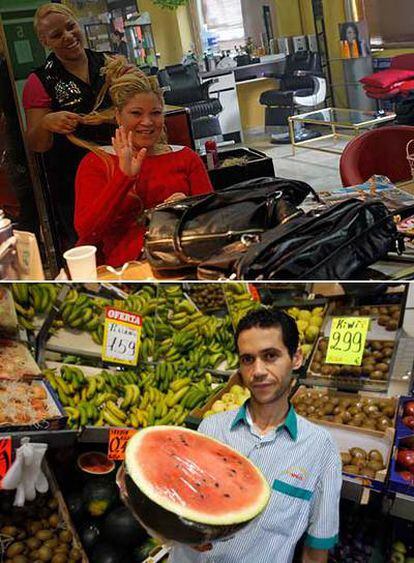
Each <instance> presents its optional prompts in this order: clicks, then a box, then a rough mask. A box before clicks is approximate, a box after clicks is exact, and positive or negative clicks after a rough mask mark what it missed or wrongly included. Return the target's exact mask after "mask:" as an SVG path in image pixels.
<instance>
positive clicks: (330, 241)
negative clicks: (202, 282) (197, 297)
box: [197, 199, 414, 281]
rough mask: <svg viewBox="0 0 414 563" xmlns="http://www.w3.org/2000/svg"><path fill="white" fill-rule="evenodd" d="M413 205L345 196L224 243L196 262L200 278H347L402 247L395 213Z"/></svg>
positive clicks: (409, 211)
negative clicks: (256, 236) (244, 241)
mask: <svg viewBox="0 0 414 563" xmlns="http://www.w3.org/2000/svg"><path fill="white" fill-rule="evenodd" d="M413 214H414V206H408V207H404V208H400V209H398V210H396V211H393V212H390V211H389V210H388V209H387V207H386V206H385V205H384V204H383V203H382V202H381V201H379V200H374V201H361V200H359V199H350V200H346V201H343V202H340V203H337V204H335V205H333V206H332V207H328V208H326V209H323V210H317V211H311V212H309V213H307V214H306V215H305V214H304V215H302V216H299V217H295V218H293V219H292V220H291V221H289V222H287V223H285V224H283V225H279V226H278V227H276V228H274V229H271V230H269V231H268V232H266V233H264V234H263V235H262V236H261V237H260V241H257V242H255V243H253V244H250V245H245V246H244V248H242V247H241V246H240V245H239V247H238V248H235V247H233V248H232V249H231V248H230V249H224V250H223V252H222V253H220V254H218V255H216V256H213V257H211V258H210V260H208V261H205V262H204V263H202V264H200V265H199V267H198V269H197V277H198V278H199V279H220V278H227V279H242V280H264V279H266V280H294V281H296V280H348V279H357V278H358V276H360V275H361V273H362V272H363V271H364V270H365V269H366V268H367V267H368V266H370V265H371V264H373V263H374V262H377V261H378V260H380V259H381V258H384V257H386V255H387V253H388V252H389V251H391V250H394V251H395V250H396V251H397V252H399V253H401V252H402V250H403V248H404V239H403V235H402V234H401V233H399V232H398V231H397V228H396V225H395V221H394V217H396V216H397V215H399V216H400V217H401V218H404V217H409V216H410V215H413Z"/></svg>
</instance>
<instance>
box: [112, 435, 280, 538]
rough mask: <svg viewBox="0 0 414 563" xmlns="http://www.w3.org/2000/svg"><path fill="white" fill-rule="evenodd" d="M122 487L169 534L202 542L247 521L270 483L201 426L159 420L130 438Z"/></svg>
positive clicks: (156, 528) (150, 525) (153, 525)
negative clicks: (194, 428)
mask: <svg viewBox="0 0 414 563" xmlns="http://www.w3.org/2000/svg"><path fill="white" fill-rule="evenodd" d="M125 469H126V471H125V472H124V474H123V476H122V478H121V481H122V482H121V489H122V488H124V493H126V495H125V494H124V497H125V496H126V497H127V498H126V502H127V503H128V506H129V507H130V508H131V509H132V511H133V513H134V514H135V516H136V517H137V518H138V519H139V520H140V521H141V523H142V524H143V525H144V527H146V528H147V529H148V530H149V531H150V533H151V534H152V535H156V536H158V537H161V538H162V539H163V540H175V541H178V542H181V543H187V544H200V543H204V542H206V541H211V540H213V539H218V538H223V537H226V536H229V535H231V534H233V533H234V532H235V531H237V530H238V529H240V528H241V527H244V526H245V525H246V524H248V523H249V522H250V521H251V520H252V519H253V518H255V517H256V516H258V515H259V514H260V513H261V512H262V511H263V509H264V508H265V507H266V505H267V502H268V500H269V496H270V490H269V486H268V484H267V482H266V480H265V479H264V477H263V475H262V474H261V472H260V471H259V470H258V469H257V468H256V467H255V466H254V465H253V464H252V463H251V462H250V461H249V460H248V459H247V458H245V457H244V456H242V455H241V454H239V453H238V452H236V451H235V450H233V449H232V448H230V447H229V446H226V445H225V444H222V443H221V442H218V441H217V440H214V439H213V438H210V437H208V436H204V435H203V434H200V433H198V432H194V431H192V430H188V429H184V428H179V427H170V426H155V427H150V428H147V429H145V430H142V431H140V432H138V433H137V434H135V436H133V437H132V438H131V440H130V442H129V443H128V446H127V449H126V456H125Z"/></svg>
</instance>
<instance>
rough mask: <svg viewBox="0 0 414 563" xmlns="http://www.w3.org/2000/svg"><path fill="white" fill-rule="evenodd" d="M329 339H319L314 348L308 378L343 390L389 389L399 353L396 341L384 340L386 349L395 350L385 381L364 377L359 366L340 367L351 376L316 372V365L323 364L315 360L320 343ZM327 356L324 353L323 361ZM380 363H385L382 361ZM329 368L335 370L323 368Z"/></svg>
mask: <svg viewBox="0 0 414 563" xmlns="http://www.w3.org/2000/svg"><path fill="white" fill-rule="evenodd" d="M328 340H329V339H328V338H327V337H320V338H319V339H318V342H317V345H316V346H315V347H314V350H313V353H312V357H311V360H310V362H309V368H308V371H307V376H308V378H318V379H320V381H321V384H322V383H323V382H326V384H327V385H335V384H336V385H338V386H340V387H342V388H344V387H347V386H349V388H350V389H351V388H354V387H357V388H358V387H359V388H361V387H364V386H366V387H369V388H370V389H371V388H373V389H372V390H375V391H386V389H387V387H388V382H389V379H390V377H391V373H392V370H393V365H394V361H395V356H396V353H397V345H396V342H395V341H392V340H384V347H385V346H386V345H387V344H388V345H389V347H390V348H391V347H392V348H393V352H392V355H391V357H390V358H389V368H388V372H387V373H386V375H385V378H384V379H373V378H369V377H368V376H367V375H364V373H358V369H359V368H358V367H357V366H339V367H340V368H342V367H343V368H344V370H345V369H346V370H347V372H349V374H345V373H344V374H337V375H336V374H329V373H327V374H324V373H321V372H317V371H315V368H314V365H315V364H316V363H321V362H317V361H316V359H315V355H316V353H317V352H318V351H320V345H321V344H320V343H321V342H322V341H325V342H327V341H328ZM371 342H373V340H368V339H367V341H366V344H365V346H366V347H367V346H369V345H370V344H371ZM325 357H326V354H325V353H324V352H322V358H323V360H324V359H325ZM322 363H323V362H322ZM380 363H383V362H382V361H381V362H380ZM325 365H326V366H329V367H330V368H334V367H335V365H334V364H324V365H323V366H322V367H325Z"/></svg>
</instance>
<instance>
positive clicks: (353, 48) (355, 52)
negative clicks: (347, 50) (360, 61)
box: [351, 39, 359, 59]
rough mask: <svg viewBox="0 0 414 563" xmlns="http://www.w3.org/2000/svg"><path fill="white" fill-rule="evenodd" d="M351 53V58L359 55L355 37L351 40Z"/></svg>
mask: <svg viewBox="0 0 414 563" xmlns="http://www.w3.org/2000/svg"><path fill="white" fill-rule="evenodd" d="M351 54H352V58H353V59H357V58H358V57H359V48H358V41H357V40H356V39H354V41H352V45H351Z"/></svg>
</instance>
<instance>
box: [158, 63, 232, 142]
mask: <svg viewBox="0 0 414 563" xmlns="http://www.w3.org/2000/svg"><path fill="white" fill-rule="evenodd" d="M158 81H159V84H160V86H161V87H162V88H164V89H165V92H164V98H165V102H166V103H167V104H169V105H172V106H185V107H186V108H188V109H189V111H190V120H191V126H192V129H193V135H194V139H195V140H196V144H198V145H201V144H202V140H203V139H212V138H214V139H216V140H217V141H222V140H223V136H222V131H221V127H220V122H219V118H218V115H219V114H220V112H221V111H222V110H223V107H222V105H221V103H220V100H219V99H218V98H212V97H210V95H209V88H210V86H211V85H212V84H213V83H215V82H216V80H214V79H212V80H207V81H206V82H203V83H202V82H201V80H200V76H199V71H198V66H197V65H196V64H191V65H181V64H179V65H174V66H167V67H166V68H165V69H163V70H160V71H159V72H158Z"/></svg>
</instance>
